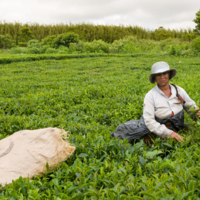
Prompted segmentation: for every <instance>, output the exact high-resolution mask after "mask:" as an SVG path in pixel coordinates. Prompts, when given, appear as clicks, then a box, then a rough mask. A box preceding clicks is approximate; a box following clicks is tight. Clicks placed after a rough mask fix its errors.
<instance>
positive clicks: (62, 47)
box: [58, 45, 69, 53]
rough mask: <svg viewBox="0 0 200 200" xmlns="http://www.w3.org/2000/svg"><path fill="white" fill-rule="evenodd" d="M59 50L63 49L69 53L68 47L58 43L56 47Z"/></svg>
mask: <svg viewBox="0 0 200 200" xmlns="http://www.w3.org/2000/svg"><path fill="white" fill-rule="evenodd" d="M58 50H59V51H64V52H65V53H69V48H68V47H65V46H63V45H60V46H59V48H58Z"/></svg>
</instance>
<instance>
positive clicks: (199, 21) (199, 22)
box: [193, 10, 200, 34]
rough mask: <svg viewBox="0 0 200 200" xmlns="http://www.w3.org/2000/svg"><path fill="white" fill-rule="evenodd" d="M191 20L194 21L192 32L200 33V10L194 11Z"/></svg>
mask: <svg viewBox="0 0 200 200" xmlns="http://www.w3.org/2000/svg"><path fill="white" fill-rule="evenodd" d="M193 21H194V22H195V23H196V26H195V29H194V32H196V33H197V34H200V10H199V11H198V12H197V13H196V18H195V19H194V20H193Z"/></svg>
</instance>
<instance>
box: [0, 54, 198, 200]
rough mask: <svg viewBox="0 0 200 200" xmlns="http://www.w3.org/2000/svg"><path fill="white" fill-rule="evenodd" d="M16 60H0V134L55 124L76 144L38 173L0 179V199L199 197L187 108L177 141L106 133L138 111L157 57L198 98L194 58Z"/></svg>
mask: <svg viewBox="0 0 200 200" xmlns="http://www.w3.org/2000/svg"><path fill="white" fill-rule="evenodd" d="M2 59H4V58H3V57H2V56H1V60H2ZM5 59H7V58H5ZM10 59H11V58H10ZM13 61H15V60H13ZM21 61H23V62H21ZM21 61H20V60H17V62H12V59H11V60H10V61H9V62H4V60H3V61H2V62H1V64H0V79H1V87H0V113H1V114H0V130H1V131H0V139H3V138H5V137H7V136H9V135H11V134H12V133H14V132H16V131H19V130H24V129H38V128H46V127H59V128H63V129H65V130H66V131H70V137H69V139H70V142H71V143H72V144H74V145H75V146H76V151H75V153H74V155H73V156H72V157H71V158H70V159H68V160H67V161H66V162H62V163H61V165H59V166H58V167H57V168H56V169H55V170H53V171H48V172H46V173H45V174H44V176H42V177H35V178H34V179H33V180H29V179H27V178H25V179H22V178H19V179H18V180H16V181H14V182H13V183H12V184H10V185H8V186H5V187H1V186H0V199H2V200H6V199H12V200H17V199H20V200H22V199H30V200H31V199H34V200H37V199H38V200H39V199H44V200H49V199H50V200H60V199H66V200H68V199H70V200H71V199H74V200H82V199H83V200H84V199H85V200H86V199H102V200H103V199H109V200H110V199H116V200H121V199H136V200H137V199H138V200H140V199H141V200H142V199H144V200H149V199H158V200H182V199H189V200H194V199H200V181H199V180H200V136H199V133H200V124H199V120H198V122H194V121H192V120H191V119H190V117H189V115H188V114H186V115H185V121H186V123H187V124H189V129H188V130H185V131H184V132H182V133H181V134H182V135H183V138H184V142H183V143H182V144H180V143H178V142H175V141H173V140H171V139H165V140H161V139H157V140H156V141H155V142H154V144H153V145H152V146H151V147H148V146H146V145H145V144H144V143H143V141H141V142H139V143H136V144H134V145H131V144H129V143H128V141H127V140H124V141H122V140H117V139H115V138H112V137H111V136H110V133H111V132H113V131H114V130H115V129H116V127H117V125H119V124H121V123H124V122H126V121H128V120H131V119H139V118H140V116H141V115H142V110H143V99H144V96H145V94H146V93H147V92H148V91H149V90H150V89H151V88H153V87H154V84H150V82H149V80H148V77H149V74H150V69H151V66H152V64H154V63H155V62H157V61H166V62H168V63H169V65H170V67H173V68H176V69H177V70H178V73H177V75H176V77H175V78H174V79H173V80H172V81H171V83H174V84H177V85H179V86H181V87H183V88H184V89H185V90H186V91H187V92H188V94H189V95H190V97H191V98H192V99H193V100H194V101H195V102H196V103H197V104H199V103H200V67H199V65H200V58H199V57H188V58H184V57H173V56H149V57H145V56H138V57H131V56H121V57H119V56H115V57H108V56H107V57H106V56H99V57H95V56H94V57H89V56H88V57H82V58H73V57H71V58H67V57H65V58H63V57H62V59H61V60H60V59H58V60H56V59H54V58H51V59H50V60H49V59H46V58H44V59H42V60H36V61H31V60H29V61H26V60H21ZM22 165H23V163H22Z"/></svg>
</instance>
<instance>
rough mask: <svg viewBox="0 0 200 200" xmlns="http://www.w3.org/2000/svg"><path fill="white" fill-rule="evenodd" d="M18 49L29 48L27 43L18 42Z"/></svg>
mask: <svg viewBox="0 0 200 200" xmlns="http://www.w3.org/2000/svg"><path fill="white" fill-rule="evenodd" d="M17 46H18V47H27V43H26V42H18V45H17Z"/></svg>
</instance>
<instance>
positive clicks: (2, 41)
mask: <svg viewBox="0 0 200 200" xmlns="http://www.w3.org/2000/svg"><path fill="white" fill-rule="evenodd" d="M13 46H14V41H13V39H12V37H11V35H9V34H6V35H0V48H1V49H9V48H11V47H13Z"/></svg>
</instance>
